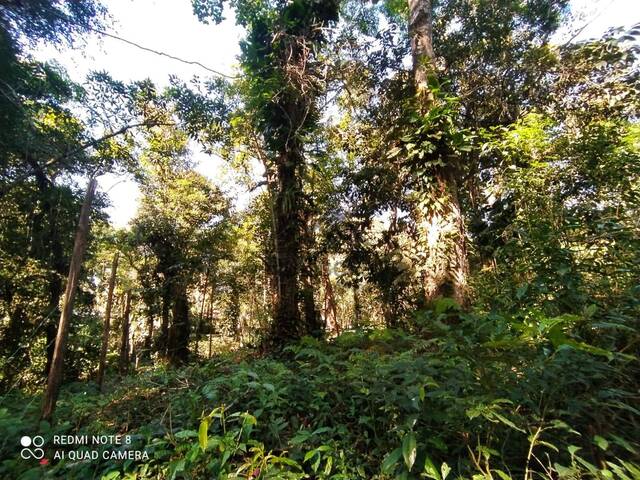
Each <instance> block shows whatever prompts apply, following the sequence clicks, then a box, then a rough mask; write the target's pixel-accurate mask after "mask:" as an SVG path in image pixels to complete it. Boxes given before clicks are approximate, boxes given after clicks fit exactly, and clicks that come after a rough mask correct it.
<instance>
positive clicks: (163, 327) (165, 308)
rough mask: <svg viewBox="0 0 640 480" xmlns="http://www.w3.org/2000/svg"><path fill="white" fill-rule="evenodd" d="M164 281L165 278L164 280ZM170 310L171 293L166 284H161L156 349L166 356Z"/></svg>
mask: <svg viewBox="0 0 640 480" xmlns="http://www.w3.org/2000/svg"><path fill="white" fill-rule="evenodd" d="M165 282H166V280H165ZM170 310H171V294H170V290H169V288H168V286H167V285H164V286H163V291H162V320H161V323H160V335H159V336H158V345H157V349H158V352H160V355H161V356H163V357H166V356H167V347H168V346H169V312H170Z"/></svg>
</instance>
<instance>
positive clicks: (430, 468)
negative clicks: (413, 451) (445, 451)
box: [423, 455, 451, 480]
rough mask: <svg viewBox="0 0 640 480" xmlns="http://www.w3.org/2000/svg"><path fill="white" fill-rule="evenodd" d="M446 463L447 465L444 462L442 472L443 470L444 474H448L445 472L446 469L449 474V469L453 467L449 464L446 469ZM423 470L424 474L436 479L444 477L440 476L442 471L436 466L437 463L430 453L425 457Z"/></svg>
mask: <svg viewBox="0 0 640 480" xmlns="http://www.w3.org/2000/svg"><path fill="white" fill-rule="evenodd" d="M445 465H447V464H446V463H443V464H442V472H443V475H444V476H446V475H445V474H444V472H445V470H446V471H447V475H448V474H449V471H451V469H450V468H449V466H448V465H447V467H446V469H445V467H444V466H445ZM423 471H424V474H425V475H426V477H427V478H433V479H434V480H442V478H443V477H441V476H440V472H439V471H438V469H437V468H436V466H435V464H434V463H433V460H431V458H430V457H429V455H427V457H426V458H425V459H424V468H423Z"/></svg>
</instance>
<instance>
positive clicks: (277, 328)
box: [272, 152, 301, 345]
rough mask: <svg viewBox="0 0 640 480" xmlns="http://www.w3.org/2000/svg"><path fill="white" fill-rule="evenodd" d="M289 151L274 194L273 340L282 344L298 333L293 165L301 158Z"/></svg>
mask: <svg viewBox="0 0 640 480" xmlns="http://www.w3.org/2000/svg"><path fill="white" fill-rule="evenodd" d="M297 157H298V156H297V155H295V154H293V153H291V152H290V153H289V155H282V157H281V158H280V159H279V165H278V192H277V194H276V205H275V215H276V218H275V220H276V221H275V223H276V231H275V238H276V260H277V261H276V264H277V265H276V271H277V296H276V305H275V318H274V324H273V331H272V339H273V341H274V343H275V344H276V345H283V344H285V343H287V342H288V341H290V340H292V339H296V338H298V337H299V336H300V311H299V309H298V271H299V259H298V256H299V254H300V233H299V225H300V221H299V218H298V217H299V186H298V182H297V180H296V165H297V164H298V163H299V161H301V159H299V158H297Z"/></svg>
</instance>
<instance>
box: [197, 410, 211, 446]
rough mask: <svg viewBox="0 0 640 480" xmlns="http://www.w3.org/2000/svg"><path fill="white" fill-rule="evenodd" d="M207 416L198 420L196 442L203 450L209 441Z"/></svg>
mask: <svg viewBox="0 0 640 480" xmlns="http://www.w3.org/2000/svg"><path fill="white" fill-rule="evenodd" d="M208 432H209V417H205V418H203V419H202V421H201V422H200V428H199V429H198V443H199V444H200V448H201V449H202V451H203V452H204V451H205V450H206V449H207V444H208V442H209V436H208Z"/></svg>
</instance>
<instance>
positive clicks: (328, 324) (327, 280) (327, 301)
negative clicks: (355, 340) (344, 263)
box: [322, 255, 340, 335]
mask: <svg viewBox="0 0 640 480" xmlns="http://www.w3.org/2000/svg"><path fill="white" fill-rule="evenodd" d="M322 284H323V287H324V288H323V290H324V308H323V310H324V323H325V328H326V329H327V331H328V332H334V333H335V334H336V335H340V325H339V324H338V309H337V306H336V300H335V296H334V294H333V285H332V284H331V277H330V276H329V257H328V256H327V255H324V256H323V258H322Z"/></svg>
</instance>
